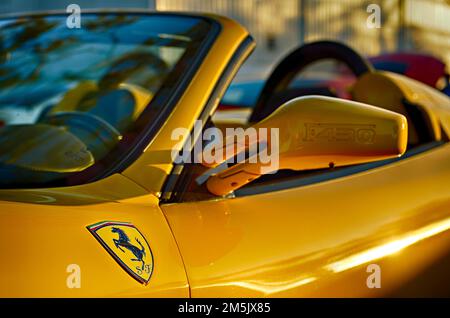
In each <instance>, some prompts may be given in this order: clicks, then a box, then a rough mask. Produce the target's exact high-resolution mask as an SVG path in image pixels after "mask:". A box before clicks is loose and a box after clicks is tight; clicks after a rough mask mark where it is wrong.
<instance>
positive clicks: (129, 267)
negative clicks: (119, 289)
mask: <svg viewBox="0 0 450 318" xmlns="http://www.w3.org/2000/svg"><path fill="white" fill-rule="evenodd" d="M87 228H88V230H89V231H90V232H91V233H92V234H93V235H94V236H95V238H96V239H97V240H98V241H99V242H100V243H101V244H102V245H103V247H104V248H106V250H107V251H108V252H109V254H111V256H112V257H113V258H114V259H115V260H116V261H117V262H118V263H119V264H120V266H122V268H123V269H125V270H126V271H127V272H128V273H129V274H130V275H131V276H133V277H134V278H135V279H136V280H138V281H139V282H141V283H143V284H147V283H148V281H149V280H150V277H151V276H152V272H153V255H152V251H151V250H150V246H149V245H148V243H147V241H146V240H145V238H144V236H143V235H142V234H141V232H139V230H138V229H137V228H136V227H135V226H134V225H133V224H131V223H125V222H112V221H104V222H100V223H96V224H93V225H90V226H88V227H87Z"/></svg>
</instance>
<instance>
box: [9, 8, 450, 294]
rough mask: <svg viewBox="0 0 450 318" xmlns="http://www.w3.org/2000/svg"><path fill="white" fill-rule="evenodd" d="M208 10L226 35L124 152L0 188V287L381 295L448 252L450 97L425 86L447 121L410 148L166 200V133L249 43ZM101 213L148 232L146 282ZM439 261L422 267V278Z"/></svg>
mask: <svg viewBox="0 0 450 318" xmlns="http://www.w3.org/2000/svg"><path fill="white" fill-rule="evenodd" d="M207 17H208V18H209V19H213V20H214V21H216V22H218V23H219V24H220V26H221V31H220V34H219V35H218V36H217V38H216V39H215V40H214V43H213V45H212V46H211V48H210V50H209V52H208V53H207V54H206V56H205V58H204V59H203V61H202V62H201V65H200V66H199V68H198V69H197V71H196V73H195V77H194V80H192V81H191V82H190V83H189V85H188V86H187V87H186V89H185V90H184V92H182V95H181V97H180V98H179V100H178V102H177V104H176V107H175V108H174V109H173V111H172V112H171V113H170V115H169V116H168V118H167V119H166V120H165V123H164V125H163V126H162V127H161V129H160V130H159V131H158V133H157V134H156V136H155V137H154V138H153V139H152V140H151V142H150V143H149V144H148V145H147V146H146V148H145V151H144V152H142V154H141V155H140V156H139V158H137V159H136V160H135V161H134V162H133V163H132V164H131V165H129V166H128V167H127V168H126V169H124V170H123V171H122V172H121V173H115V174H113V175H110V176H108V177H106V178H103V179H101V180H98V181H96V182H93V183H88V184H81V185H76V186H71V187H56V188H36V189H31V188H30V189H2V190H0V200H1V202H0V252H1V255H2V258H1V260H2V261H1V262H0V286H1V287H0V296H1V297H262V296H264V297H322V296H338V297H342V296H343V297H347V296H389V295H396V292H398V293H400V294H401V292H405V291H404V290H403V289H402V288H404V286H416V285H414V282H416V281H418V278H419V277H422V276H420V275H424V274H423V273H426V269H427V268H430V266H432V265H433V264H436V263H438V262H439V261H440V260H442V258H443V257H445V256H448V252H449V251H450V231H449V229H450V182H449V180H450V164H449V162H450V144H449V143H448V142H447V139H446V137H445V136H448V135H449V133H450V100H449V99H448V98H447V97H445V96H443V95H439V93H437V92H431V91H429V90H425V89H424V91H421V90H420V89H415V88H412V89H411V90H410V91H408V92H406V93H405V94H410V95H411V96H412V98H414V99H420V98H428V99H429V100H431V101H430V102H427V101H426V102H425V104H426V105H429V106H427V110H428V111H429V112H430V113H431V114H432V115H433V118H434V119H435V120H436V122H437V124H438V125H440V127H442V130H438V131H436V134H438V136H437V138H438V140H437V142H436V143H434V144H433V145H432V146H428V147H426V148H425V149H422V150H421V151H420V152H418V153H416V154H412V155H408V156H405V157H404V158H402V159H401V160H394V161H392V162H389V163H386V164H383V165H378V166H374V167H372V168H370V169H365V170H355V171H350V172H349V173H344V174H342V175H339V176H333V177H330V178H324V179H320V178H319V180H316V181H315V182H311V183H310V184H301V183H299V184H294V185H291V186H289V185H285V186H283V187H281V188H276V187H275V188H274V189H269V190H267V189H265V188H264V187H261V189H259V190H258V191H257V192H256V193H252V194H245V193H244V194H243V195H240V196H236V197H230V196H224V197H216V198H213V199H208V200H199V201H193V202H171V201H170V200H169V201H168V200H165V199H166V198H167V195H168V194H167V193H166V183H167V182H168V180H169V178H170V175H172V174H176V173H177V171H176V166H175V165H174V164H173V163H172V160H171V156H170V154H171V150H172V149H173V147H174V146H175V145H176V143H177V141H174V140H171V132H172V131H173V129H175V128H177V127H186V128H188V129H189V130H191V129H192V127H193V125H194V121H195V120H196V119H199V118H201V117H202V116H203V117H204V116H208V115H210V114H212V113H213V110H214V107H215V106H217V102H218V100H219V98H220V96H221V95H222V94H223V92H224V89H225V88H226V86H227V84H229V82H230V81H231V79H232V76H233V74H234V73H235V72H236V71H237V69H238V67H239V66H240V65H241V64H242V63H243V62H244V60H245V58H246V57H247V56H248V55H249V54H250V53H251V50H252V49H253V47H254V43H253V41H252V40H251V38H250V36H249V34H248V32H247V31H246V30H245V29H244V28H243V27H241V26H240V25H239V24H237V23H236V22H234V21H232V20H230V19H227V18H224V17H219V16H213V15H208V16H207ZM385 76H387V77H390V76H391V75H389V74H385ZM399 81H400V82H402V83H403V84H402V85H408V82H407V81H406V82H405V81H403V79H399ZM405 83H406V84H405ZM406 87H412V86H406ZM372 89H376V88H372ZM424 96H425V97H424ZM435 96H437V97H435ZM436 99H437V100H439V103H438V102H437V101H436ZM369 103H370V102H369ZM348 169H352V168H348ZM107 221H112V222H125V223H129V224H132V225H133V226H135V227H136V228H137V229H138V230H139V232H140V233H141V234H142V237H144V238H145V240H146V241H147V242H148V246H149V248H150V249H151V254H152V257H153V259H152V261H153V268H152V273H151V277H150V278H149V280H148V281H145V282H144V283H143V282H139V281H137V280H136V279H134V278H133V277H132V276H131V275H130V273H128V272H127V271H126V270H124V269H123V268H122V267H121V266H119V264H118V262H117V260H115V259H114V258H113V257H111V255H109V253H108V252H107V251H106V249H105V247H104V246H102V244H100V243H101V242H99V240H98V239H96V238H95V237H94V236H93V235H92V233H90V231H89V229H88V227H90V226H92V225H94V224H97V223H99V222H107ZM71 264H76V265H78V266H79V269H80V278H81V280H80V282H81V285H80V288H69V287H68V283H67V280H68V277H69V276H70V271H68V267H69V265H71ZM369 264H377V265H379V266H380V268H381V270H382V271H381V275H382V276H381V277H382V286H381V288H375V289H370V288H368V287H367V284H366V280H367V277H368V276H369V275H370V274H371V273H370V272H368V271H367V267H368V265H369ZM441 274H445V272H444V273H439V272H437V271H434V272H433V273H432V275H428V276H427V278H426V279H422V281H421V282H422V283H423V284H425V285H423V284H422V285H419V288H420V289H419V291H422V292H423V291H426V290H428V289H429V288H431V287H430V286H433V282H435V281H439V275H441ZM446 274H448V272H447V273H446ZM408 284H412V285H408ZM427 284H429V285H427ZM427 288H428V289H427ZM412 289H413V287H411V289H409V291H411V290H412ZM402 290H403V291H402Z"/></svg>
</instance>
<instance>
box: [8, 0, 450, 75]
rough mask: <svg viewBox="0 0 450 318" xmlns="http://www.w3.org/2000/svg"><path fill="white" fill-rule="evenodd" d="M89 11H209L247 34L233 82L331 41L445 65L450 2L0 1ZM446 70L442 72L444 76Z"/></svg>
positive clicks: (11, 6) (449, 58)
mask: <svg viewBox="0 0 450 318" xmlns="http://www.w3.org/2000/svg"><path fill="white" fill-rule="evenodd" d="M71 3H75V4H78V5H79V6H80V7H81V9H82V10H83V9H89V8H140V9H143V8H147V9H152V10H159V11H169V10H170V11H193V12H213V13H218V14H221V15H225V16H228V17H231V18H233V19H235V20H237V21H239V22H240V23H241V24H243V25H244V26H245V27H247V28H248V30H249V31H250V32H251V34H252V35H253V37H254V38H255V39H256V42H257V48H256V50H255V52H254V53H253V54H252V56H251V57H250V59H249V60H248V61H247V63H246V65H245V66H244V68H243V69H242V70H241V71H240V73H239V74H238V78H242V79H251V78H256V77H264V75H265V74H267V73H268V72H269V71H270V69H271V67H273V65H274V64H276V62H277V61H279V60H280V59H281V57H282V56H284V55H285V54H286V53H287V52H289V51H290V50H292V49H293V48H295V47H297V46H298V45H299V44H301V43H304V42H310V41H313V40H318V39H335V40H340V41H344V42H345V43H347V44H349V45H351V46H352V47H354V48H356V49H357V50H358V51H359V52H361V53H363V54H364V55H366V56H374V55H378V54H380V53H385V52H405V51H406V52H415V53H427V54H431V55H433V56H435V57H437V58H439V59H441V60H442V61H443V62H445V63H446V64H447V65H450V22H449V21H450V0H279V1H273V0H245V1H243V0H127V1H123V0H71V1H70V0H69V1H65V0H2V1H1V2H0V13H12V12H30V11H42V10H65V8H66V7H67V6H68V5H69V4H71ZM370 4H376V5H378V6H379V8H380V9H381V10H380V11H381V26H380V28H368V27H367V19H368V17H369V16H370V15H371V12H367V8H368V6H369V5H370ZM448 71H449V70H447V72H448Z"/></svg>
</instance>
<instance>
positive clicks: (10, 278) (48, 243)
mask: <svg viewBox="0 0 450 318" xmlns="http://www.w3.org/2000/svg"><path fill="white" fill-rule="evenodd" d="M86 187H88V188H90V190H91V191H90V192H89V193H88V191H86V190H85V188H86ZM108 188H109V191H108ZM2 192H3V191H0V193H2ZM17 193H18V195H17V196H18V197H21V198H25V199H27V200H28V201H29V202H28V203H18V202H13V201H10V202H6V201H5V202H1V203H0V224H1V225H2V227H1V228H2V230H1V232H0V250H1V251H2V262H0V286H1V287H0V297H119V296H120V297H188V296H189V290H188V283H187V279H186V274H185V270H184V267H183V263H182V260H181V257H180V255H179V252H178V248H177V246H176V243H175V241H174V239H173V236H172V234H171V231H170V229H169V227H168V224H167V222H166V220H165V218H164V215H163V214H162V212H161V210H160V209H159V207H158V200H157V198H156V197H155V196H153V195H149V194H146V193H145V192H144V191H143V190H142V189H141V188H140V187H138V186H137V185H135V184H134V183H132V182H130V181H129V180H128V179H126V178H125V177H123V176H120V175H114V176H111V177H110V178H107V179H104V180H101V181H98V182H95V183H92V184H89V185H85V186H77V187H70V189H69V188H60V189H37V190H17ZM19 193H23V196H21V195H20V194H19ZM110 193H115V196H112V195H109V194H110ZM16 199H18V198H16ZM33 200H34V202H32V201H33ZM70 202H72V203H71V204H70ZM104 221H113V222H115V223H116V227H117V228H119V229H124V228H125V233H126V235H127V236H128V237H129V241H128V242H126V240H121V239H120V238H119V236H120V235H119V233H118V231H116V232H112V231H111V232H110V230H112V227H103V228H102V231H103V232H101V233H99V234H100V237H102V239H103V240H104V242H105V245H107V247H108V248H110V249H111V250H113V251H114V252H115V253H117V255H118V258H119V259H120V260H122V261H123V262H124V263H126V264H128V265H129V266H130V267H131V268H132V269H134V271H135V272H136V275H138V276H139V275H140V276H142V277H143V281H142V282H140V281H139V280H138V279H136V278H135V277H133V275H132V274H131V273H130V271H127V270H126V269H125V268H123V267H122V266H121V265H120V263H119V262H118V261H117V259H115V258H114V257H113V256H112V255H111V254H110V253H109V251H108V250H107V248H105V246H104V245H103V244H102V243H101V242H100V241H99V240H98V239H96V237H95V236H94V235H92V233H90V230H89V229H88V228H87V227H88V226H92V225H94V224H96V223H99V222H100V223H101V222H104ZM117 223H124V224H127V225H130V226H131V227H130V226H122V225H117ZM134 228H135V229H137V230H138V232H136V230H134ZM128 229H130V230H128ZM138 233H139V234H140V235H139V234H138ZM115 239H116V240H117V241H116V243H118V245H117V246H115V244H114V243H115V241H114V240H115ZM136 239H137V240H136ZM137 241H139V242H141V244H142V246H141V245H140V244H139V243H138V242H137ZM133 246H134V247H136V248H137V249H138V250H139V251H144V252H145V255H140V254H139V252H136V249H134V248H133ZM119 247H120V248H121V249H119ZM133 249H134V251H135V252H136V254H134V255H133V252H132V251H133ZM136 255H137V256H136ZM139 256H142V259H143V260H144V263H145V264H144V267H143V268H142V271H143V273H142V272H141V271H140V270H136V267H137V266H139V267H141V265H142V262H141V261H132V258H137V259H139ZM147 265H151V268H150V267H146V266H147ZM74 269H75V270H74ZM76 269H79V271H76ZM68 270H69V272H68ZM146 271H148V272H146ZM78 272H79V274H80V275H79V280H77V279H76V278H74V276H73V274H76V273H78ZM147 281H148V282H147ZM77 282H79V288H76V286H78V285H77ZM74 286H75V288H70V287H74Z"/></svg>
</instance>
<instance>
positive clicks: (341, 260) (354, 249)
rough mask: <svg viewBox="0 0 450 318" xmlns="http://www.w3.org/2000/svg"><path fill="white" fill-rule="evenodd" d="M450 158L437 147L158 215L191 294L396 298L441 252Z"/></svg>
mask: <svg viewBox="0 0 450 318" xmlns="http://www.w3.org/2000/svg"><path fill="white" fill-rule="evenodd" d="M449 158H450V145H449V144H448V143H442V142H436V143H431V144H427V145H423V146H421V147H418V148H415V149H412V150H410V151H408V152H407V153H406V154H405V155H404V156H403V157H402V158H401V159H394V160H388V161H383V162H378V163H372V164H365V165H359V166H353V167H349V168H343V169H337V170H334V171H326V172H321V173H319V174H316V175H312V176H307V177H304V176H303V177H301V176H299V177H297V178H289V179H286V180H284V179H280V180H277V181H274V182H269V183H267V184H260V185H256V186H247V187H244V188H242V189H239V190H237V191H236V192H235V193H234V196H228V197H210V198H207V199H195V196H194V199H192V198H191V199H190V200H188V201H189V202H182V201H183V200H181V202H170V201H169V202H167V203H164V204H162V205H161V208H162V210H163V212H164V214H165V215H166V217H167V219H168V222H169V224H170V227H171V229H172V231H173V233H174V236H175V239H176V241H177V243H178V246H179V248H180V252H181V255H182V257H183V261H184V264H185V266H186V271H187V276H188V280H189V284H190V288H191V295H192V296H193V297H207V296H208V297H210V296H226V297H230V296H231V297H256V296H258V297H259V296H284V297H286V296H287V297H292V296H375V295H384V296H386V295H392V294H393V295H396V293H397V292H399V290H401V289H400V288H402V286H404V284H406V283H408V284H413V285H412V286H416V285H417V280H418V277H420V275H419V274H420V273H423V272H424V271H425V270H426V268H427V267H428V266H430V265H431V264H433V263H435V262H437V261H438V260H439V259H440V258H442V257H444V256H445V253H448V250H449V247H450V233H449V231H448V229H450V195H449V193H450V184H449V183H448V180H449V177H450V166H449V165H448V162H449ZM198 198H200V197H198ZM374 275H375V276H374ZM374 280H375V281H374ZM439 280H440V278H439V274H438V273H434V274H433V275H432V276H431V277H428V279H427V280H425V282H427V284H430V285H432V284H435V283H436V282H439ZM414 284H416V285H414ZM416 287H417V288H419V289H417V290H416V292H417V294H415V295H420V291H424V290H425V288H426V287H427V286H424V284H421V285H418V286H416ZM428 287H429V286H428Z"/></svg>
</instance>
